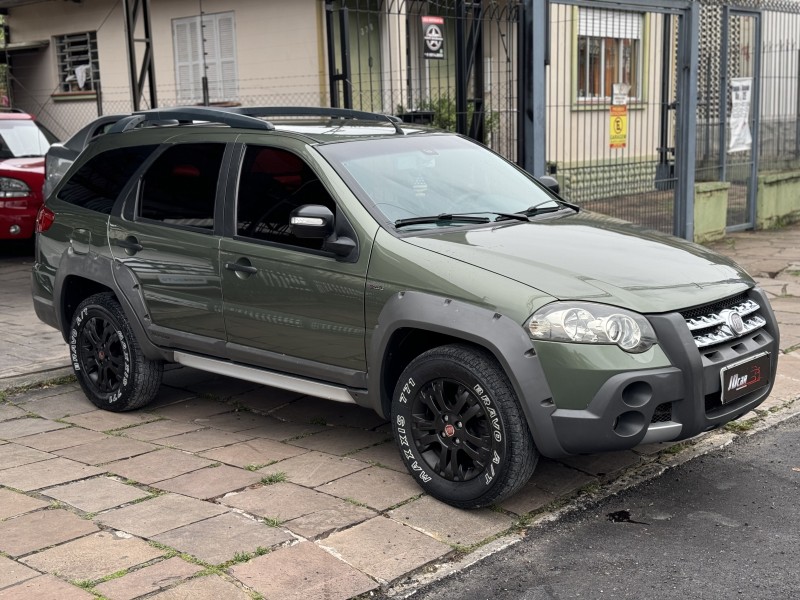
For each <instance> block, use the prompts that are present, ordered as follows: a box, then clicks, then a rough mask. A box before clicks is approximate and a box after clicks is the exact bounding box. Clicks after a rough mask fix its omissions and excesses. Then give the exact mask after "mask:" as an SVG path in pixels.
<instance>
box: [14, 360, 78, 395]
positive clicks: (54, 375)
mask: <svg viewBox="0 0 800 600" xmlns="http://www.w3.org/2000/svg"><path fill="white" fill-rule="evenodd" d="M71 375H72V367H71V366H63V367H55V368H53V369H45V370H43V371H34V372H33V373H24V374H22V375H12V376H11V377H3V378H0V392H6V391H8V390H12V389H15V388H22V387H32V386H37V385H43V384H45V383H48V382H50V381H53V380H56V379H61V378H63V377H69V376H71Z"/></svg>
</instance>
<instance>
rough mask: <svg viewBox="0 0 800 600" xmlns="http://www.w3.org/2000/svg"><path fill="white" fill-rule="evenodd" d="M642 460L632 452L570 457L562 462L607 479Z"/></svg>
mask: <svg viewBox="0 0 800 600" xmlns="http://www.w3.org/2000/svg"><path fill="white" fill-rule="evenodd" d="M641 460H642V458H641V457H640V456H639V455H638V454H636V453H635V452H633V451H632V450H624V451H622V452H608V453H605V454H589V455H586V456H570V457H568V458H564V459H562V460H561V462H563V463H564V464H565V465H567V466H570V467H572V468H573V469H578V470H579V471H583V472H584V473H587V474H589V475H594V476H597V477H605V476H607V475H611V474H613V473H617V472H619V471H621V470H623V469H626V468H628V467H631V466H633V465H635V464H638V463H639V462H641Z"/></svg>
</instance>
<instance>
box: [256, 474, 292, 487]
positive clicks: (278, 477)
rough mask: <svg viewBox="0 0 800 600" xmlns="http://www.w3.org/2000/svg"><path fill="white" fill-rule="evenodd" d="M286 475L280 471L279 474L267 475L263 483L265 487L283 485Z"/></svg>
mask: <svg viewBox="0 0 800 600" xmlns="http://www.w3.org/2000/svg"><path fill="white" fill-rule="evenodd" d="M286 479H287V477H286V473H284V472H283V471H278V472H277V473H272V474H271V475H267V476H265V477H262V478H261V483H263V484H264V485H272V484H273V483H281V482H283V481H286Z"/></svg>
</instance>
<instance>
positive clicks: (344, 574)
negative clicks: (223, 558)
mask: <svg viewBox="0 0 800 600" xmlns="http://www.w3.org/2000/svg"><path fill="white" fill-rule="evenodd" d="M231 574H232V575H233V576H234V577H236V579H238V580H239V581H241V582H242V583H244V584H245V585H246V586H248V587H250V588H252V589H254V590H256V591H257V592H258V593H259V594H262V595H263V596H264V597H265V598H280V599H281V600H346V599H347V598H352V597H354V596H358V595H360V594H366V593H367V592H370V591H371V590H374V589H376V588H377V587H378V584H377V583H376V582H375V581H373V580H372V579H370V578H369V577H367V576H366V575H364V574H363V573H360V572H359V571H357V570H356V569H354V568H353V567H351V566H350V565H347V564H345V563H344V562H342V561H340V560H337V559H336V558H334V557H333V556H331V555H330V554H328V553H327V552H325V551H324V550H322V549H321V548H319V547H317V546H316V545H314V544H312V543H309V542H301V543H300V544H296V545H294V546H291V547H289V548H281V549H280V550H276V551H275V552H270V553H269V554H266V555H264V556H259V557H258V558H255V559H253V560H251V561H249V562H246V563H244V564H241V565H236V566H234V567H233V568H231Z"/></svg>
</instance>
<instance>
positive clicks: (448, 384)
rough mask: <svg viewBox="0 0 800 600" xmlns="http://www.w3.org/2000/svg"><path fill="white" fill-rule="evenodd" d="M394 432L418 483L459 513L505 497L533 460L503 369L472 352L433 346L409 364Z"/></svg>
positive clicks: (396, 401)
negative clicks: (454, 507) (462, 509)
mask: <svg viewBox="0 0 800 600" xmlns="http://www.w3.org/2000/svg"><path fill="white" fill-rule="evenodd" d="M392 427H393V429H394V434H395V438H396V440H397V443H398V446H399V447H400V453H401V456H402V458H403V461H404V462H405V465H406V467H407V468H408V470H409V472H410V473H411V475H412V476H413V477H414V478H415V479H416V480H417V483H419V485H420V486H421V487H422V488H423V489H424V490H425V491H426V492H428V493H429V494H430V495H432V496H434V497H436V498H438V499H439V500H442V501H444V502H447V503H448V504H451V505H453V506H456V507H459V508H477V507H480V506H487V505H490V504H494V503H496V502H499V501H501V500H503V499H504V498H507V497H508V496H510V495H511V494H513V493H514V492H516V491H517V490H518V489H519V488H520V487H522V486H523V485H524V484H525V483H526V482H527V481H528V479H530V476H531V474H532V473H533V470H534V468H535V467H536V462H537V459H538V452H537V450H536V447H535V446H534V443H533V439H532V438H531V435H530V432H529V430H528V427H527V424H526V422H525V417H524V415H523V414H522V410H521V408H520V406H519V403H518V401H517V398H516V395H515V394H514V390H513V388H512V387H511V383H510V382H509V381H508V378H507V377H506V375H505V373H504V372H503V369H502V368H501V367H500V365H499V364H498V363H497V361H496V360H495V358H494V357H493V356H492V355H490V354H489V353H487V352H485V351H483V350H481V349H478V348H473V347H470V346H463V345H455V344H454V345H448V346H442V347H439V348H434V349H432V350H429V351H427V352H425V353H424V354H421V355H420V356H418V357H417V358H415V359H414V360H413V361H412V362H411V363H410V364H409V365H408V367H407V368H406V369H405V371H404V372H403V374H402V376H401V377H400V380H399V381H398V383H397V387H396V389H395V393H394V398H393V400H392Z"/></svg>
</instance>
